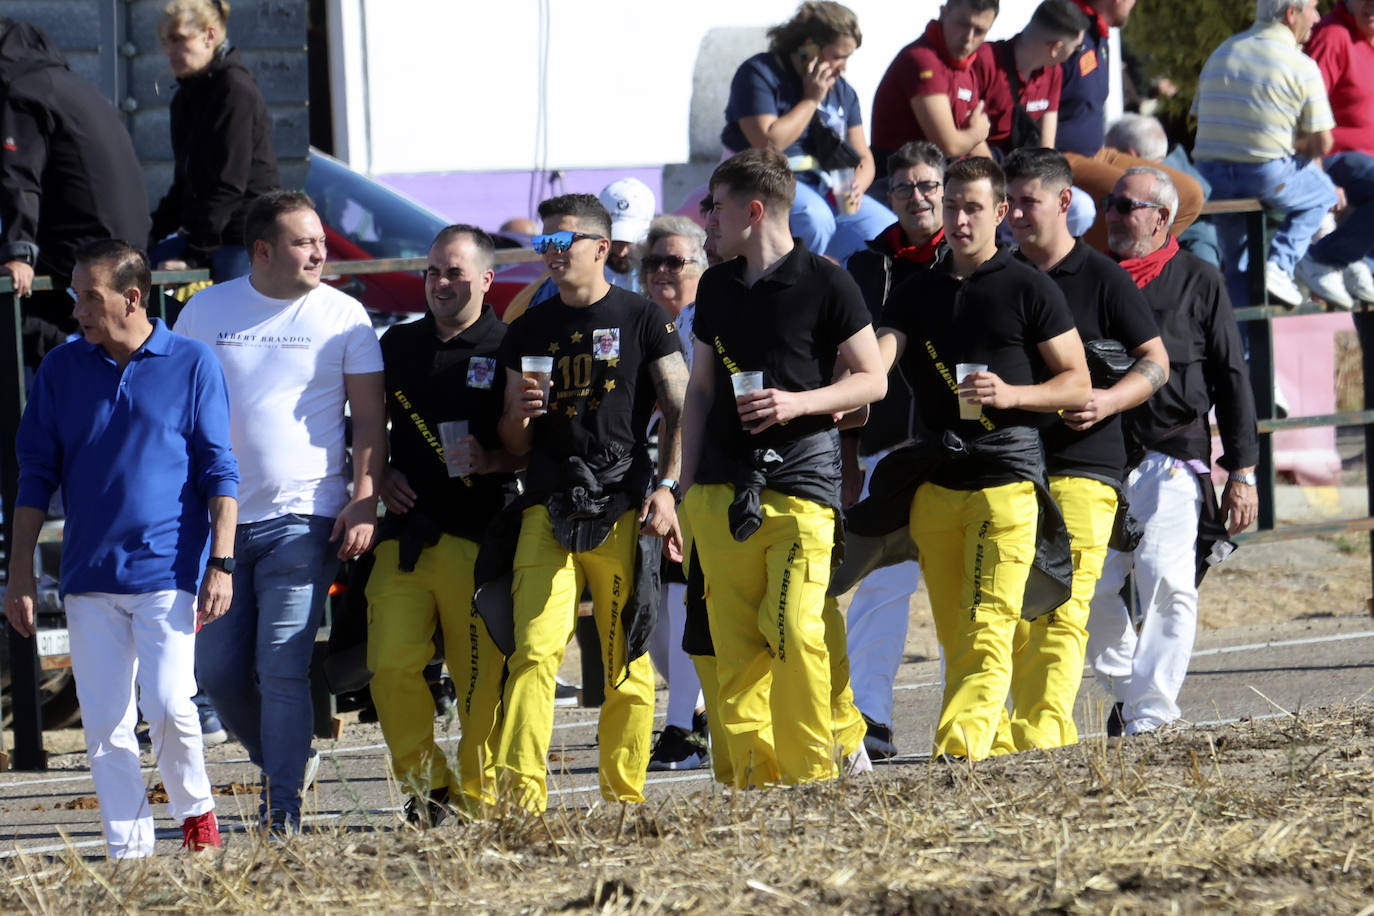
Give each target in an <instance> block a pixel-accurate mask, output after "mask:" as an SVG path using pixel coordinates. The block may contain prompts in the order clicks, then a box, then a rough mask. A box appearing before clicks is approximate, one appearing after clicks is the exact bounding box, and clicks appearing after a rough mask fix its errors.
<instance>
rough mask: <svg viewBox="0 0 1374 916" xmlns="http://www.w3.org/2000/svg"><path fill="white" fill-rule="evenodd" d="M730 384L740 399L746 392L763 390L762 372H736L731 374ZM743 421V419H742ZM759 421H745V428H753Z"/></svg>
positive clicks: (736, 396)
mask: <svg viewBox="0 0 1374 916" xmlns="http://www.w3.org/2000/svg"><path fill="white" fill-rule="evenodd" d="M730 385H731V387H733V388H734V389H735V398H736V399H739V398H742V397H744V396H745V395H746V394H752V393H753V392H755V391H762V390H763V373H762V372H735V373H732V374H731V375H730ZM741 422H743V421H741ZM757 425H758V424H757V423H745V424H744V428H745V429H753V428H754V427H755V426H757Z"/></svg>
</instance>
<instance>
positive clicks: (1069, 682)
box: [996, 149, 1169, 752]
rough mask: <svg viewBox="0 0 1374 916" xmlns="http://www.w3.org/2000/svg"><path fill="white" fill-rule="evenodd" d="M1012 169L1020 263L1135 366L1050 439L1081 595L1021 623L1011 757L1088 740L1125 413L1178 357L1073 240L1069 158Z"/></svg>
mask: <svg viewBox="0 0 1374 916" xmlns="http://www.w3.org/2000/svg"><path fill="white" fill-rule="evenodd" d="M1004 166H1005V169H1006V176H1007V203H1008V205H1009V206H1010V210H1009V211H1008V222H1009V223H1010V224H1011V231H1012V235H1014V236H1015V237H1016V241H1017V244H1018V245H1019V246H1020V252H1019V256H1020V257H1021V258H1022V259H1024V260H1025V261H1027V262H1028V263H1030V264H1031V265H1032V266H1034V267H1035V268H1036V269H1037V270H1040V271H1043V272H1044V273H1045V274H1046V275H1047V276H1048V277H1049V278H1050V279H1051V280H1053V281H1054V283H1055V285H1057V286H1058V287H1059V289H1060V290H1061V291H1063V293H1064V299H1065V300H1066V301H1067V302H1068V304H1069V309H1070V311H1072V312H1073V318H1074V324H1075V325H1077V327H1078V336H1079V337H1081V338H1082V339H1083V340H1084V341H1102V340H1113V341H1116V342H1118V343H1120V344H1121V345H1122V346H1123V347H1124V348H1125V349H1126V351H1127V352H1129V353H1130V355H1131V356H1132V357H1134V358H1135V363H1134V365H1132V366H1131V367H1130V369H1128V370H1127V371H1126V372H1125V373H1124V374H1123V375H1122V376H1121V378H1120V379H1112V380H1106V379H1103V378H1102V377H1100V376H1099V377H1098V378H1095V379H1093V392H1092V397H1091V398H1090V399H1089V401H1088V403H1087V404H1086V405H1085V406H1083V407H1082V408H1081V409H1079V410H1065V411H1064V413H1063V419H1062V421H1060V422H1052V423H1050V424H1049V425H1048V426H1045V427H1044V428H1043V429H1042V430H1041V438H1042V440H1043V442H1044V446H1045V463H1046V465H1047V470H1048V471H1049V475H1050V494H1051V495H1052V496H1054V500H1055V502H1057V503H1058V504H1059V508H1060V511H1062V512H1063V513H1064V522H1065V525H1066V526H1067V527H1068V532H1069V540H1070V542H1071V544H1072V548H1073V591H1072V594H1071V595H1070V597H1069V600H1068V601H1067V602H1065V603H1064V604H1063V605H1061V606H1060V607H1058V608H1056V609H1055V610H1053V611H1050V612H1049V613H1048V614H1044V615H1042V616H1040V617H1037V618H1036V619H1035V620H1032V621H1025V620H1023V621H1021V623H1020V624H1018V626H1017V638H1016V647H1015V655H1014V658H1013V664H1012V678H1011V698H1012V710H1011V715H1010V718H1009V719H1008V718H1007V717H1006V716H1005V715H1004V716H1003V718H1002V724H1001V727H1000V728H999V729H998V741H997V745H996V747H997V749H998V750H1000V751H1008V752H1009V751H1013V750H1018V751H1021V750H1027V749H1029V748H1033V747H1061V746H1064V745H1068V744H1074V743H1076V742H1077V741H1078V729H1077V727H1076V726H1075V725H1074V720H1073V707H1074V700H1075V699H1076V698H1077V696H1078V687H1079V684H1080V683H1081V681H1082V679H1083V659H1084V652H1085V650H1086V648H1087V643H1088V608H1089V604H1090V602H1091V601H1092V597H1093V592H1094V590H1095V589H1096V588H1097V580H1098V578H1099V577H1100V576H1101V575H1102V562H1103V560H1104V559H1105V558H1106V555H1107V542H1108V541H1109V540H1110V539H1111V535H1112V528H1113V525H1114V523H1115V521H1116V515H1117V494H1118V493H1119V492H1120V490H1121V488H1122V487H1123V486H1124V481H1123V477H1124V476H1125V467H1126V442H1125V439H1124V437H1123V436H1122V432H1121V417H1120V415H1121V413H1122V412H1123V411H1126V410H1129V409H1130V408H1132V407H1135V406H1136V405H1137V404H1141V403H1144V401H1145V400H1146V399H1147V398H1149V397H1150V395H1152V394H1154V393H1155V392H1156V391H1158V390H1159V388H1160V386H1162V385H1163V384H1164V382H1165V380H1166V379H1167V378H1168V377H1169V355H1168V353H1166V352H1165V350H1164V343H1163V341H1161V340H1160V337H1159V328H1158V327H1157V326H1156V325H1155V321H1154V317H1153V316H1152V315H1151V313H1150V308H1149V306H1148V305H1146V303H1145V299H1144V297H1142V296H1141V295H1140V291H1139V290H1138V289H1137V288H1136V285H1135V284H1134V283H1133V282H1131V276H1130V274H1128V273H1126V271H1124V270H1122V269H1121V268H1120V267H1118V266H1117V265H1116V263H1114V262H1113V261H1112V259H1111V258H1109V257H1107V256H1106V255H1105V254H1102V253H1101V252H1099V251H1097V250H1096V249H1094V248H1091V247H1090V246H1088V245H1087V244H1086V243H1085V242H1083V241H1082V240H1081V239H1075V238H1074V237H1073V236H1072V235H1071V234H1070V233H1069V225H1068V214H1069V202H1070V197H1071V195H1072V194H1073V190H1072V187H1071V185H1072V183H1073V171H1072V170H1071V169H1070V168H1069V163H1068V161H1067V160H1066V159H1065V158H1064V156H1063V154H1062V153H1059V152H1056V151H1055V150H1052V149H1022V150H1017V151H1016V152H1014V153H1012V154H1011V156H1009V157H1008V158H1007V161H1006V162H1005V163H1004ZM1108 204H1109V205H1114V201H1111V200H1109V201H1108Z"/></svg>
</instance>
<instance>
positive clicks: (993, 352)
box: [882, 248, 1074, 490]
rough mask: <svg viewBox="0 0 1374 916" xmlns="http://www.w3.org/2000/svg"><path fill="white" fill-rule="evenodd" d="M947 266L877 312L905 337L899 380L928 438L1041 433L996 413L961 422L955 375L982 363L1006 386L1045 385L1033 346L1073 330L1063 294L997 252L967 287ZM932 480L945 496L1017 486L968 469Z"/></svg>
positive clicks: (994, 473)
mask: <svg viewBox="0 0 1374 916" xmlns="http://www.w3.org/2000/svg"><path fill="white" fill-rule="evenodd" d="M953 267H954V259H953V258H952V257H951V258H948V259H946V261H945V262H944V263H942V264H941V265H939V266H938V267H936V268H935V269H933V270H930V271H927V272H926V273H923V274H920V275H918V276H916V277H913V278H911V279H910V280H908V281H906V282H905V283H903V284H902V285H901V286H899V287H897V288H896V289H895V290H893V291H892V294H891V295H890V296H888V299H887V303H886V304H885V305H884V306H883V318H882V324H883V326H884V327H889V328H893V329H894V330H897V331H901V332H902V333H903V334H905V335H906V338H907V340H906V349H905V351H904V352H903V353H902V359H901V367H902V373H903V374H904V375H906V377H907V379H908V380H909V381H910V382H911V387H912V390H913V391H914V393H915V396H916V410H917V413H918V415H919V416H920V418H921V420H922V422H923V423H924V424H925V427H926V428H927V429H928V430H930V431H931V433H932V434H934V435H938V434H939V433H940V431H941V430H946V429H948V430H953V431H955V432H957V433H958V434H959V435H960V436H962V437H964V438H969V439H971V438H976V437H978V436H979V435H982V434H983V433H984V432H988V431H991V430H993V429H1000V428H1005V427H1008V426H1032V427H1037V428H1038V427H1040V426H1042V425H1044V424H1045V423H1046V422H1048V421H1047V419H1046V417H1047V415H1045V414H1038V413H1034V412H1032V411H1026V410H999V409H997V408H995V407H984V408H983V416H982V418H981V419H979V420H960V419H959V402H958V394H957V391H958V383H957V382H956V379H955V366H956V365H957V364H958V363H985V364H987V366H988V369H989V370H990V371H992V372H995V373H997V375H999V376H1000V377H1001V378H1002V380H1003V381H1005V382H1007V383H1009V384H1012V385H1033V384H1037V383H1039V382H1042V381H1044V380H1045V379H1046V378H1047V377H1048V375H1049V372H1048V369H1047V368H1046V366H1045V363H1044V360H1043V359H1041V357H1040V351H1039V349H1038V347H1039V345H1040V344H1042V343H1044V342H1045V341H1047V340H1051V339H1053V338H1055V337H1058V336H1059V335H1060V334H1063V333H1065V332H1066V331H1070V330H1072V329H1073V327H1074V324H1073V314H1072V313H1071V312H1070V311H1069V306H1068V304H1067V303H1066V302H1065V301H1064V294H1063V293H1061V292H1060V291H1059V287H1057V286H1055V285H1054V282H1053V281H1052V280H1050V278H1049V277H1047V276H1045V275H1044V274H1042V273H1040V271H1038V270H1036V269H1035V268H1033V267H1031V266H1029V265H1027V264H1025V263H1024V262H1021V261H1018V260H1016V259H1015V258H1014V257H1012V255H1011V253H1010V252H1009V251H1008V250H1006V249H1004V248H999V249H998V250H997V253H996V254H995V255H993V256H992V257H991V258H990V259H988V260H987V261H986V262H984V263H983V264H982V265H980V266H979V267H978V269H977V270H975V271H974V272H973V273H972V274H971V275H970V276H969V277H967V278H966V279H962V280H961V279H959V278H958V277H956V276H955V275H954V274H953V273H952V271H953ZM1049 416H1053V415H1049ZM931 479H932V481H933V482H935V483H938V484H939V485H941V486H944V487H949V488H951V489H956V490H972V489H982V488H984V487H989V486H997V485H1000V484H1004V483H1012V482H1013V481H1015V480H1018V479H1019V478H1018V477H1017V476H1016V475H1015V474H1012V473H1009V472H1007V471H1005V470H1003V469H1001V468H999V467H983V466H981V465H980V464H979V463H978V462H975V461H972V460H970V461H964V462H959V463H957V465H955V466H954V468H953V469H951V470H949V471H944V472H938V473H936V474H933V475H932V477H931Z"/></svg>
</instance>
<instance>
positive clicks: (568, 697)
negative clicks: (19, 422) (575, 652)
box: [553, 677, 582, 706]
mask: <svg viewBox="0 0 1374 916" xmlns="http://www.w3.org/2000/svg"><path fill="white" fill-rule="evenodd" d="M581 695H582V688H581V687H578V686H577V685H576V684H569V683H568V682H567V681H565V680H563V679H562V678H561V677H555V678H554V688H553V705H554V706H576V705H577V704H578V702H579V701H580V700H579V698H580V696H581Z"/></svg>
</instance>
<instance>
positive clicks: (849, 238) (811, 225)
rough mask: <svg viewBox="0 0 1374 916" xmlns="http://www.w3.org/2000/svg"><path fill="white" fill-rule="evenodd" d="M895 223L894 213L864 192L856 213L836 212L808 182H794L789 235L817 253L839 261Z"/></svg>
mask: <svg viewBox="0 0 1374 916" xmlns="http://www.w3.org/2000/svg"><path fill="white" fill-rule="evenodd" d="M895 222H897V214H895V213H893V212H892V211H891V210H889V209H888V208H887V207H884V206H883V205H882V204H880V203H878V201H876V200H874V199H873V198H872V197H869V196H868V195H867V194H865V195H864V196H863V198H862V199H861V200H860V202H859V212H857V213H847V214H837V213H836V212H835V211H834V210H832V209H831V208H830V202H829V201H828V200H826V199H825V198H824V197H822V196H821V194H820V192H819V191H817V190H816V189H815V188H813V187H811V185H809V184H806V183H804V182H801V181H798V182H797V196H796V197H795V198H794V199H793V201H792V234H793V235H795V236H797V237H798V238H800V239H801V240H802V241H803V242H805V243H806V247H807V249H808V250H810V251H814V252H815V253H816V254H828V255H830V256H831V257H832V258H834V259H835V260H837V261H839V262H840V263H841V264H843V263H844V262H845V260H846V259H848V258H849V256H850V255H851V254H853V253H854V252H856V251H858V250H859V249H860V248H862V247H864V244H865V243H866V242H867V241H868V240H869V239H872V238H877V237H878V233H880V232H882V231H883V230H884V229H886V228H887V227H888V226H891V225H892V224H893V223H895Z"/></svg>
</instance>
